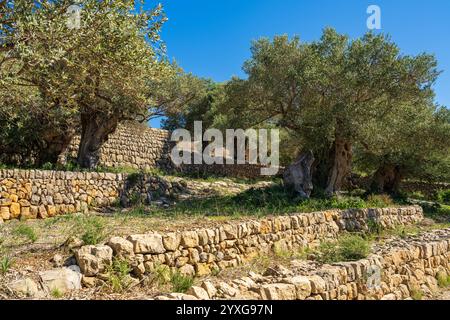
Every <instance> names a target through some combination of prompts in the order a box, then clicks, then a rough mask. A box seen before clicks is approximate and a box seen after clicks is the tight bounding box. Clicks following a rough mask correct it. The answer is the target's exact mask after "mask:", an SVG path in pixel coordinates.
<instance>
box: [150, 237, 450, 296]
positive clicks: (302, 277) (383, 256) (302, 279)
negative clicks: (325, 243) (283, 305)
mask: <svg viewBox="0 0 450 320" xmlns="http://www.w3.org/2000/svg"><path fill="white" fill-rule="evenodd" d="M374 251H375V253H374V254H372V255H370V256H369V257H368V258H367V259H363V260H359V261H355V262H345V263H336V264H333V265H322V266H320V267H317V266H315V265H314V264H313V263H311V262H297V263H298V264H299V267H297V268H295V267H294V268H292V269H287V268H285V267H275V268H274V269H269V270H268V271H269V273H270V275H266V274H265V275H261V274H256V273H254V272H250V273H249V275H248V276H246V277H242V278H239V279H234V280H232V281H227V282H219V283H213V282H212V281H210V280H206V281H204V282H203V283H202V284H201V285H200V286H198V287H197V286H195V287H192V288H190V290H189V291H188V294H187V295H186V294H179V293H172V294H168V295H166V296H158V297H156V299H160V300H167V299H243V300H244V299H252V300H404V299H411V298H414V299H420V298H421V297H422V296H423V297H427V298H432V297H433V295H434V294H435V293H436V291H437V290H438V281H437V278H438V277H439V276H440V277H443V278H446V277H447V276H448V275H450V229H444V230H436V231H433V232H428V233H424V234H422V235H419V236H414V237H410V238H408V239H393V241H391V242H388V243H386V244H383V245H379V246H377V247H376V248H375V249H374ZM308 269H309V270H310V271H309V272H305V270H308Z"/></svg>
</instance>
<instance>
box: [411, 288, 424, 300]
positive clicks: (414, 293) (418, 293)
mask: <svg viewBox="0 0 450 320" xmlns="http://www.w3.org/2000/svg"><path fill="white" fill-rule="evenodd" d="M410 295H411V298H412V299H413V300H422V298H423V292H422V290H420V289H411V291H410Z"/></svg>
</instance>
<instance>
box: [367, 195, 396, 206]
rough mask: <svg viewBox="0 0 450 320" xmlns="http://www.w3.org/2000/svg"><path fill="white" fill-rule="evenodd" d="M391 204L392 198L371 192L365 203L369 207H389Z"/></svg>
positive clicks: (392, 202)
mask: <svg viewBox="0 0 450 320" xmlns="http://www.w3.org/2000/svg"><path fill="white" fill-rule="evenodd" d="M393 204H394V200H393V199H392V198H391V196H389V195H387V194H371V195H369V196H368V197H367V205H368V206H369V207H374V208H380V207H390V206H392V205H393Z"/></svg>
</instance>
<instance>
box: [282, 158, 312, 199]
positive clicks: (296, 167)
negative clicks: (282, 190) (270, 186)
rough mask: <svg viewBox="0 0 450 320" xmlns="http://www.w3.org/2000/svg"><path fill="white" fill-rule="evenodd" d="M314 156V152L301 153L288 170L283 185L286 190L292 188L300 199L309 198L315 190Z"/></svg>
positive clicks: (284, 175)
mask: <svg viewBox="0 0 450 320" xmlns="http://www.w3.org/2000/svg"><path fill="white" fill-rule="evenodd" d="M313 163H314V155H313V153H312V151H308V152H304V153H301V154H300V155H299V156H298V158H297V159H296V160H295V162H294V163H293V164H291V165H290V166H289V167H287V168H286V170H285V171H284V174H283V183H284V185H285V187H286V188H292V189H293V190H295V191H296V192H297V193H298V194H299V195H300V197H302V198H306V199H307V198H309V197H310V196H311V192H312V190H313V184H312V172H311V171H312V165H313Z"/></svg>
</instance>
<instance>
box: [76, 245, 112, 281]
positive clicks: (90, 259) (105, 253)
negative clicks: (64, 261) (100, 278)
mask: <svg viewBox="0 0 450 320" xmlns="http://www.w3.org/2000/svg"><path fill="white" fill-rule="evenodd" d="M112 256H113V250H112V249H111V247H108V246H105V245H98V246H93V245H90V246H84V247H82V248H81V249H79V250H78V251H77V252H76V253H75V257H76V259H77V263H78V265H79V266H80V268H81V271H82V273H83V274H84V275H86V276H95V275H97V274H98V273H102V272H104V271H105V269H106V267H107V266H109V265H111V263H112Z"/></svg>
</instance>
